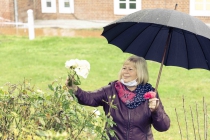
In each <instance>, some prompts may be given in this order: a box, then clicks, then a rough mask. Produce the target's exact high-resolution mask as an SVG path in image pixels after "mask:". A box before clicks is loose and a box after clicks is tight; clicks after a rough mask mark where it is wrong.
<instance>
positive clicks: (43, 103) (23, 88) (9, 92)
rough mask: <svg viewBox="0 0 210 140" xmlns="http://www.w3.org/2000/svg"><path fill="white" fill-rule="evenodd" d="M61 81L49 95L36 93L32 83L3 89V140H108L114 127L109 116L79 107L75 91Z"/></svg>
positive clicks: (0, 126) (52, 86)
mask: <svg viewBox="0 0 210 140" xmlns="http://www.w3.org/2000/svg"><path fill="white" fill-rule="evenodd" d="M61 81H62V80H61V79H60V80H56V81H54V82H52V84H50V85H49V86H48V87H49V89H50V90H49V92H44V91H42V90H39V89H38V90H36V89H35V88H34V86H31V83H30V81H29V80H26V79H24V81H23V83H21V84H11V83H7V84H6V87H3V88H2V89H0V95H1V96H0V108H1V110H0V138H1V139H13V140H22V139H56V140H57V139H71V140H76V139H78V140H80V139H87V138H90V139H107V134H106V133H107V132H106V131H108V130H109V131H110V132H109V133H110V134H112V135H113V136H114V133H113V132H112V131H111V130H110V129H104V127H105V125H104V122H105V121H107V122H109V123H108V126H107V128H108V127H111V126H113V125H114V122H113V121H112V118H110V116H105V115H104V114H100V116H98V115H96V113H95V112H96V110H95V111H92V110H87V109H85V108H84V106H82V105H80V104H78V102H77V100H76V97H75V96H74V94H71V93H72V91H69V90H68V89H67V88H66V86H63V85H62V83H61Z"/></svg>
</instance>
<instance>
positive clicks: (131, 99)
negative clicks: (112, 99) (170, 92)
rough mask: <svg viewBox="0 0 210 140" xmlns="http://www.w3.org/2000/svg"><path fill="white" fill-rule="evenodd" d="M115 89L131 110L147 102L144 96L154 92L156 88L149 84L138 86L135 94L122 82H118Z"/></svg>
mask: <svg viewBox="0 0 210 140" xmlns="http://www.w3.org/2000/svg"><path fill="white" fill-rule="evenodd" d="M115 88H116V90H117V92H118V96H119V98H120V99H121V101H122V102H123V103H125V105H126V106H127V107H128V108H129V109H133V108H136V107H138V106H139V105H140V104H141V103H142V102H145V101H146V99H144V94H145V93H146V92H149V91H154V88H153V87H152V85H151V84H149V83H146V84H145V85H143V84H139V85H137V88H136V89H135V91H133V92H132V91H130V90H128V89H127V88H126V87H125V86H124V85H123V84H122V83H121V82H116V83H115Z"/></svg>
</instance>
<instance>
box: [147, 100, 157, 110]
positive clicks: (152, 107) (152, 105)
mask: <svg viewBox="0 0 210 140" xmlns="http://www.w3.org/2000/svg"><path fill="white" fill-rule="evenodd" d="M158 106H159V99H158V98H151V99H149V108H150V110H151V111H152V112H153V111H155V110H156V109H157V108H158Z"/></svg>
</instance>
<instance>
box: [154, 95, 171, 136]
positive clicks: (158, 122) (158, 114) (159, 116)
mask: <svg viewBox="0 0 210 140" xmlns="http://www.w3.org/2000/svg"><path fill="white" fill-rule="evenodd" d="M151 115H152V125H153V127H154V128H155V129H156V130H157V131H159V132H163V131H167V130H168V129H169V127H170V118H169V117H168V115H167V114H166V112H165V110H164V107H163V105H162V102H161V100H160V98H159V106H158V108H157V109H156V110H155V111H153V112H152V113H151Z"/></svg>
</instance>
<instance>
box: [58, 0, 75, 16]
mask: <svg viewBox="0 0 210 140" xmlns="http://www.w3.org/2000/svg"><path fill="white" fill-rule="evenodd" d="M59 13H74V0H59Z"/></svg>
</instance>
